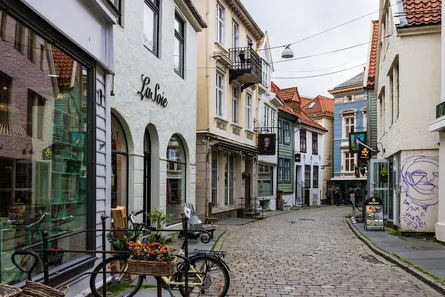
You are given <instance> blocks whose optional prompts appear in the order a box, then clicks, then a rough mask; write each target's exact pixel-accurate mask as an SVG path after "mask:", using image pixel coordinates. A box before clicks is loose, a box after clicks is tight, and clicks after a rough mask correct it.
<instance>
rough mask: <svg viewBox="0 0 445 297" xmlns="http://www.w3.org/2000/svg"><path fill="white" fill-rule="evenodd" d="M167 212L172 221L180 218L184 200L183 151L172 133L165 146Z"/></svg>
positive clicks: (178, 140) (179, 142)
mask: <svg viewBox="0 0 445 297" xmlns="http://www.w3.org/2000/svg"><path fill="white" fill-rule="evenodd" d="M167 160H168V161H167V198H166V199H167V201H166V202H167V203H166V204H167V214H168V215H169V216H170V218H171V219H172V220H173V221H177V220H180V219H181V212H182V203H183V202H185V201H186V200H185V173H186V172H185V164H186V160H185V153H184V147H183V145H182V143H181V140H180V139H179V137H178V136H176V135H173V136H172V138H170V141H169V142H168V148H167Z"/></svg>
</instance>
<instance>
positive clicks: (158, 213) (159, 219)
mask: <svg viewBox="0 0 445 297" xmlns="http://www.w3.org/2000/svg"><path fill="white" fill-rule="evenodd" d="M147 217H148V219H149V220H150V223H151V225H152V226H154V227H155V228H156V230H160V229H162V228H163V226H164V225H165V224H167V223H168V222H170V219H169V217H168V216H167V214H165V213H164V212H163V211H162V210H160V209H154V210H152V211H151V212H150V213H148V214H147ZM148 242H149V243H151V242H159V243H161V244H170V243H171V238H168V237H166V236H163V235H162V232H161V231H153V232H152V233H151V234H150V236H149V237H148Z"/></svg>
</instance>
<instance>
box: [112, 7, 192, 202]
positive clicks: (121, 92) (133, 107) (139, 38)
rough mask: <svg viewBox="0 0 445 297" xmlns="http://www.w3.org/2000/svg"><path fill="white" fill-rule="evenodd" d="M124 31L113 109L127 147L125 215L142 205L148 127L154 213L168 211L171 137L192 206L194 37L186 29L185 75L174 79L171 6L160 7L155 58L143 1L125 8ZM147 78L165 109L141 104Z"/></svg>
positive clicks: (117, 34) (119, 34) (118, 33)
mask: <svg viewBox="0 0 445 297" xmlns="http://www.w3.org/2000/svg"><path fill="white" fill-rule="evenodd" d="M125 5H126V6H125V15H124V24H123V27H120V26H116V27H115V30H114V39H115V41H116V44H118V45H119V46H116V48H115V56H116V65H115V71H116V78H115V94H116V95H115V96H114V97H112V102H111V107H112V109H113V112H115V113H116V114H118V117H119V118H120V119H121V122H122V124H123V126H124V129H126V130H127V131H126V133H127V135H126V136H127V139H128V142H129V148H128V150H129V153H130V166H129V172H130V176H129V184H130V185H132V187H131V188H130V189H129V210H133V209H142V205H143V153H144V151H143V150H144V132H145V128H146V127H147V126H149V127H150V136H151V137H152V155H154V157H153V158H152V171H151V174H152V176H151V184H152V191H151V197H152V208H161V209H163V208H165V207H166V150H167V146H168V141H169V139H170V138H171V137H172V135H173V134H175V133H176V134H179V135H180V136H181V137H182V139H183V141H184V145H185V146H186V147H185V150H186V159H187V166H186V170H187V177H186V200H187V202H190V203H195V179H196V167H195V159H196V73H197V64H196V58H197V55H196V50H197V48H196V44H197V40H196V37H197V36H196V34H197V33H196V31H195V29H194V28H193V27H192V26H191V25H190V23H186V25H185V36H186V37H185V57H186V58H185V75H184V78H181V77H180V76H178V75H177V74H176V73H175V72H174V70H173V68H174V62H173V42H174V27H173V26H174V16H175V7H176V6H175V2H174V1H173V0H169V1H162V7H161V13H160V21H161V24H160V28H161V33H160V40H159V57H156V56H155V55H154V54H153V53H152V52H151V51H149V50H148V49H147V48H146V47H144V45H143V40H144V39H143V23H144V20H143V17H144V5H146V4H145V3H144V1H127V2H125ZM142 74H143V75H144V76H148V77H150V80H151V82H150V84H149V86H150V87H151V88H152V90H154V87H155V84H156V83H159V84H160V91H161V92H162V94H163V96H164V97H166V98H168V102H169V103H168V105H167V107H165V108H163V107H162V106H160V105H159V104H156V103H155V102H153V101H151V100H147V99H144V100H141V98H140V96H139V95H138V94H137V92H138V91H140V90H141V86H142V81H141V75H142Z"/></svg>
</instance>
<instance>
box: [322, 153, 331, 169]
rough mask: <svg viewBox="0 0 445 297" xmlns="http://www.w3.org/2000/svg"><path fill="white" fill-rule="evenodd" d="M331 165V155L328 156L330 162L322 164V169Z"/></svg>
mask: <svg viewBox="0 0 445 297" xmlns="http://www.w3.org/2000/svg"><path fill="white" fill-rule="evenodd" d="M329 166H331V155H329V156H328V164H326V165H321V169H325V167H329Z"/></svg>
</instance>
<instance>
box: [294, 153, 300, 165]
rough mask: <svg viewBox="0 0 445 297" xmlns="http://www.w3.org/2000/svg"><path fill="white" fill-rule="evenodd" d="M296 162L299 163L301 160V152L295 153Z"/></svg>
mask: <svg viewBox="0 0 445 297" xmlns="http://www.w3.org/2000/svg"><path fill="white" fill-rule="evenodd" d="M295 162H297V163H300V162H301V154H295Z"/></svg>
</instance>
